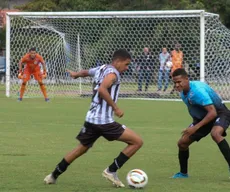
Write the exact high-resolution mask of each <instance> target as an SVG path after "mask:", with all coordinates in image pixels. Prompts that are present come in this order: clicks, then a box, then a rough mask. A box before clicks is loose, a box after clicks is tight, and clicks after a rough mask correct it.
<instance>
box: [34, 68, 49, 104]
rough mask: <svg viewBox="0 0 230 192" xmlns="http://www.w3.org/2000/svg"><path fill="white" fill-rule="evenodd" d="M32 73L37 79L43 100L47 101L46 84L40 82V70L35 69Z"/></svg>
mask: <svg viewBox="0 0 230 192" xmlns="http://www.w3.org/2000/svg"><path fill="white" fill-rule="evenodd" d="M33 75H34V78H35V79H36V80H37V81H38V84H39V86H40V89H41V91H42V94H43V95H44V98H45V101H49V98H48V96H47V92H46V86H45V84H44V83H43V82H42V74H41V72H40V71H36V72H35V73H34V74H33Z"/></svg>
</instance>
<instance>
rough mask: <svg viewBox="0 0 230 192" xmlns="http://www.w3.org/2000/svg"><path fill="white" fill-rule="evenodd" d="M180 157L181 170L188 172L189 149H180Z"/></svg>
mask: <svg viewBox="0 0 230 192" xmlns="http://www.w3.org/2000/svg"><path fill="white" fill-rule="evenodd" d="M178 158H179V162H180V172H181V173H184V174H187V173H188V158H189V149H188V150H187V151H180V150H179V154H178Z"/></svg>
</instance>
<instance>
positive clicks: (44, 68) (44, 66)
mask: <svg viewBox="0 0 230 192" xmlns="http://www.w3.org/2000/svg"><path fill="white" fill-rule="evenodd" d="M41 64H42V69H43V71H44V72H46V64H45V62H42V63H41Z"/></svg>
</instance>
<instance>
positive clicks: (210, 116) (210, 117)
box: [194, 105, 217, 130]
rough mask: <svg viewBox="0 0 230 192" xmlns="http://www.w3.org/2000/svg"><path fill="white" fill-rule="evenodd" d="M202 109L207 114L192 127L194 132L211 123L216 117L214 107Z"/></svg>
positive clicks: (208, 106)
mask: <svg viewBox="0 0 230 192" xmlns="http://www.w3.org/2000/svg"><path fill="white" fill-rule="evenodd" d="M204 108H205V110H206V111H207V112H208V113H207V115H206V116H205V117H204V118H203V119H202V120H201V121H200V122H199V123H197V124H196V125H195V126H194V127H195V129H196V130H198V129H199V128H201V127H202V126H204V125H206V124H208V123H210V122H211V121H213V120H214V119H215V118H216V117H217V112H216V108H215V106H214V105H207V106H204Z"/></svg>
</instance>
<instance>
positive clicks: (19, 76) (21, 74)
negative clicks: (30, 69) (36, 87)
mask: <svg viewBox="0 0 230 192" xmlns="http://www.w3.org/2000/svg"><path fill="white" fill-rule="evenodd" d="M18 78H19V79H23V72H22V71H19V73H18Z"/></svg>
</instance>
